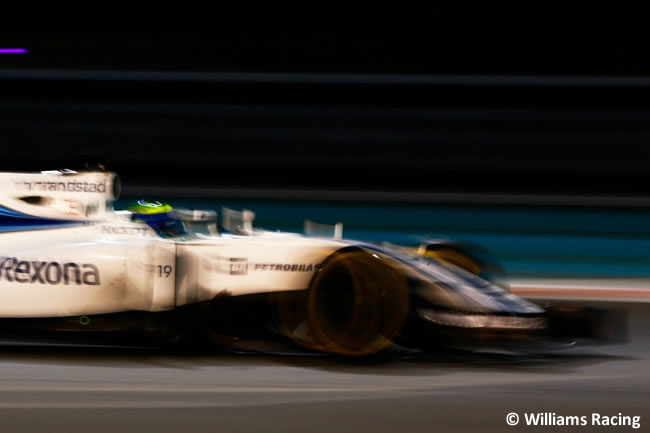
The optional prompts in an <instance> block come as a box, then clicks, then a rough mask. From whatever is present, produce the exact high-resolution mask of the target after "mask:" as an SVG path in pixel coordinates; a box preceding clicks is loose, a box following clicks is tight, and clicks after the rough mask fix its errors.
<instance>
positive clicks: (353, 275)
mask: <svg viewBox="0 0 650 433" xmlns="http://www.w3.org/2000/svg"><path fill="white" fill-rule="evenodd" d="M291 299H292V302H293V304H292V305H291V306H289V305H284V306H282V307H281V308H280V311H281V314H279V315H277V314H276V317H279V318H280V325H281V326H280V327H281V329H282V330H283V333H285V335H288V336H289V337H291V338H292V339H293V340H294V341H296V342H297V343H299V344H301V345H303V346H305V347H308V348H309V349H312V350H318V351H322V352H327V353H332V354H337V355H345V356H364V355H372V354H374V353H377V352H379V351H381V350H382V349H384V348H386V347H387V346H388V345H390V344H391V342H392V340H393V339H394V337H395V336H396V335H397V333H398V332H399V331H400V329H401V328H402V326H403V324H404V321H405V319H406V316H407V314H408V308H409V306H408V302H409V295H408V289H407V285H406V280H405V279H404V277H403V276H402V274H401V273H400V272H399V271H398V269H397V268H396V267H395V266H394V265H392V264H391V263H390V262H389V261H387V259H385V258H381V257H379V256H377V255H375V254H370V253H368V252H366V251H363V250H360V249H354V250H348V251H342V252H337V253H335V254H333V255H332V256H330V257H329V258H328V259H327V260H325V261H324V262H323V264H322V265H321V267H320V268H319V270H318V271H317V272H316V273H315V274H314V277H313V279H312V281H311V284H310V287H309V290H308V291H307V292H305V293H304V294H302V296H293V297H292V298H291Z"/></svg>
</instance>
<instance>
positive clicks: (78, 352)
mask: <svg viewBox="0 0 650 433" xmlns="http://www.w3.org/2000/svg"><path fill="white" fill-rule="evenodd" d="M630 308H631V309H632V310H631V312H632V314H631V322H630V323H631V336H632V341H631V343H630V344H628V345H618V346H601V347H580V348H573V349H570V350H563V351H559V352H552V353H550V354H545V355H536V356H510V355H504V354H500V355H499V354H446V355H436V356H426V357H424V356H408V357H402V358H400V359H383V360H375V361H372V362H370V361H356V362H349V361H343V360H337V359H331V358H327V357H320V356H311V357H309V356H287V355H284V356H280V355H273V356H271V355H207V354H200V355H196V354H195V355H189V354H173V353H160V352H156V351H151V350H148V351H142V350H136V351H132V350H131V351H125V350H114V349H111V350H99V351H98V350H92V351H91V350H89V349H64V348H59V349H52V348H45V349H42V348H41V349H34V348H5V349H3V354H2V358H1V360H0V431H3V432H4V431H7V432H18V431H20V432H22V431H25V432H32V431H50V432H57V431H65V432H70V433H73V432H88V431H92V432H97V433H99V432H115V431H138V432H179V431H183V432H206V431H222V432H234V431H245V432H248V431H251V432H252V431H282V432H304V431H323V432H325V431H327V432H331V431H340V432H348V431H349V432H352V431H354V432H359V431H369V432H394V431H426V432H430V431H445V432H455V431H468V432H469V431H488V432H492V431H494V432H497V431H504V430H506V429H512V430H513V431H515V430H525V429H526V427H525V426H523V427H522V426H521V425H520V426H519V427H518V428H510V427H508V426H507V425H506V423H505V416H506V414H507V413H509V412H512V411H514V412H518V413H519V414H520V415H523V413H524V412H555V413H557V414H559V415H590V414H591V413H592V412H599V413H601V414H606V415H616V414H618V413H619V412H621V413H623V415H640V416H642V420H641V429H639V430H637V431H648V430H650V412H649V409H648V404H647V402H648V398H649V397H650V392H649V391H648V390H649V389H650V375H648V365H650V363H649V360H650V326H649V325H650V317H649V315H648V313H649V312H650V309H649V307H648V306H646V305H638V304H637V305H631V306H630ZM528 428H529V429H530V428H532V427H528ZM625 428H626V429H631V428H630V427H625ZM625 428H623V429H625ZM585 429H586V430H585V431H588V430H589V428H585ZM621 429H622V428H621V427H618V428H614V429H613V430H612V431H620V430H621ZM543 430H544V431H569V430H566V428H565V429H564V430H562V428H561V427H556V428H555V429H554V428H552V427H546V428H544V429H543ZM598 431H609V430H608V429H607V428H606V427H601V428H599V429H598Z"/></svg>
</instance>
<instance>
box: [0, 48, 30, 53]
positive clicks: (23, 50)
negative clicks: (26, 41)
mask: <svg viewBox="0 0 650 433" xmlns="http://www.w3.org/2000/svg"><path fill="white" fill-rule="evenodd" d="M0 54H27V49H26V48H0Z"/></svg>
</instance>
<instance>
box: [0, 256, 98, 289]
mask: <svg viewBox="0 0 650 433" xmlns="http://www.w3.org/2000/svg"><path fill="white" fill-rule="evenodd" d="M0 280H5V281H9V282H14V281H15V282H17V283H32V284H77V285H81V284H87V285H90V286H96V285H98V284H99V269H98V268H97V266H95V265H93V264H91V263H83V264H78V263H73V262H69V263H64V264H61V263H58V262H41V261H28V260H20V259H17V258H16V257H0Z"/></svg>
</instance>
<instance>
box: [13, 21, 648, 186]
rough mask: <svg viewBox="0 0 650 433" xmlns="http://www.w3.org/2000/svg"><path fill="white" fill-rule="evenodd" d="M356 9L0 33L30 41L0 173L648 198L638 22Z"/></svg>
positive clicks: (19, 58)
mask: <svg viewBox="0 0 650 433" xmlns="http://www.w3.org/2000/svg"><path fill="white" fill-rule="evenodd" d="M197 15H200V13H198V14H197ZM227 21H228V19H227V18H226V17H221V18H220V22H227ZM351 21H352V22H351V23H346V24H345V25H338V24H336V23H334V22H329V23H328V24H325V25H323V24H319V25H315V24H314V25H311V24H310V22H308V21H306V20H303V21H302V22H301V24H302V25H300V26H298V27H299V28H298V27H285V26H284V25H283V24H280V23H277V24H273V22H267V23H266V25H263V26H262V25H258V24H257V23H248V25H247V26H229V27H227V28H225V27H223V26H216V25H215V26H210V27H208V26H207V25H206V22H209V20H208V21H205V22H204V21H198V22H196V25H193V24H194V22H192V23H189V24H190V25H187V24H188V23H187V22H185V24H186V25H185V26H184V27H183V30H178V28H176V27H174V26H164V25H158V26H155V25H154V26H153V27H151V28H148V29H145V28H140V27H138V26H133V25H131V26H124V28H123V29H122V30H121V31H115V28H114V29H113V31H112V32H104V31H102V30H101V29H88V28H87V29H86V30H85V31H84V32H82V33H76V32H72V31H67V32H66V31H64V27H63V26H62V27H61V28H59V29H58V30H56V31H49V32H46V31H43V30H41V31H38V32H32V31H26V30H22V31H15V32H8V31H5V32H4V33H0V46H2V47H24V48H27V49H29V54H26V55H1V56H0V147H1V149H2V154H3V157H2V160H0V170H42V169H52V168H59V167H61V168H62V167H71V168H79V167H82V166H83V164H84V163H86V162H90V163H94V162H100V163H103V164H105V165H106V166H107V167H108V168H109V169H111V170H114V171H117V172H119V173H120V174H121V175H122V177H123V180H124V182H125V183H126V184H131V185H156V186H160V187H165V186H187V187H196V186H203V187H217V188H240V187H246V188H255V189H269V188H289V189H307V190H310V189H334V190H366V191H424V192H471V193H484V192H485V193H487V192H490V193H515V194H563V195H566V194H576V195H610V196H621V195H624V196H628V195H634V196H646V195H648V194H649V193H650V182H649V180H650V170H649V169H648V165H649V164H648V161H649V157H650V150H649V147H648V142H649V139H650V78H649V77H650V54H648V49H647V45H648V41H649V39H648V37H647V35H646V34H645V33H644V32H643V29H644V27H645V25H644V23H643V19H642V16H639V17H638V18H635V14H634V13H630V14H629V15H628V16H625V17H616V16H610V15H608V14H607V13H603V14H600V15H596V16H593V15H589V14H585V13H581V12H578V13H571V14H563V13H558V11H557V10H547V11H545V13H540V11H534V10H532V11H519V12H517V11H514V12H513V11H510V13H509V14H506V15H501V14H492V15H484V14H483V13H482V11H480V10H478V11H474V14H472V15H471V16H468V15H467V14H466V13H464V12H459V11H454V12H448V11H447V12H441V11H436V12H430V11H426V10H416V11H413V13H411V14H410V15H407V16H405V17H401V16H400V17H397V16H395V17H393V18H392V19H390V20H388V21H386V20H377V21H375V20H371V19H370V18H368V17H366V19H365V22H366V23H367V22H370V24H371V25H370V26H368V27H367V28H366V27H364V26H360V25H355V23H354V20H351ZM159 24H160V23H159ZM579 24H581V25H579ZM115 27H116V28H118V30H120V29H119V26H115ZM162 28H165V29H167V31H161V29H162ZM621 28H624V29H625V30H626V31H624V32H622V31H621V30H620V29H621ZM170 29H171V30H170ZM174 29H176V31H174ZM185 29H187V30H185ZM107 71H108V72H107Z"/></svg>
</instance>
